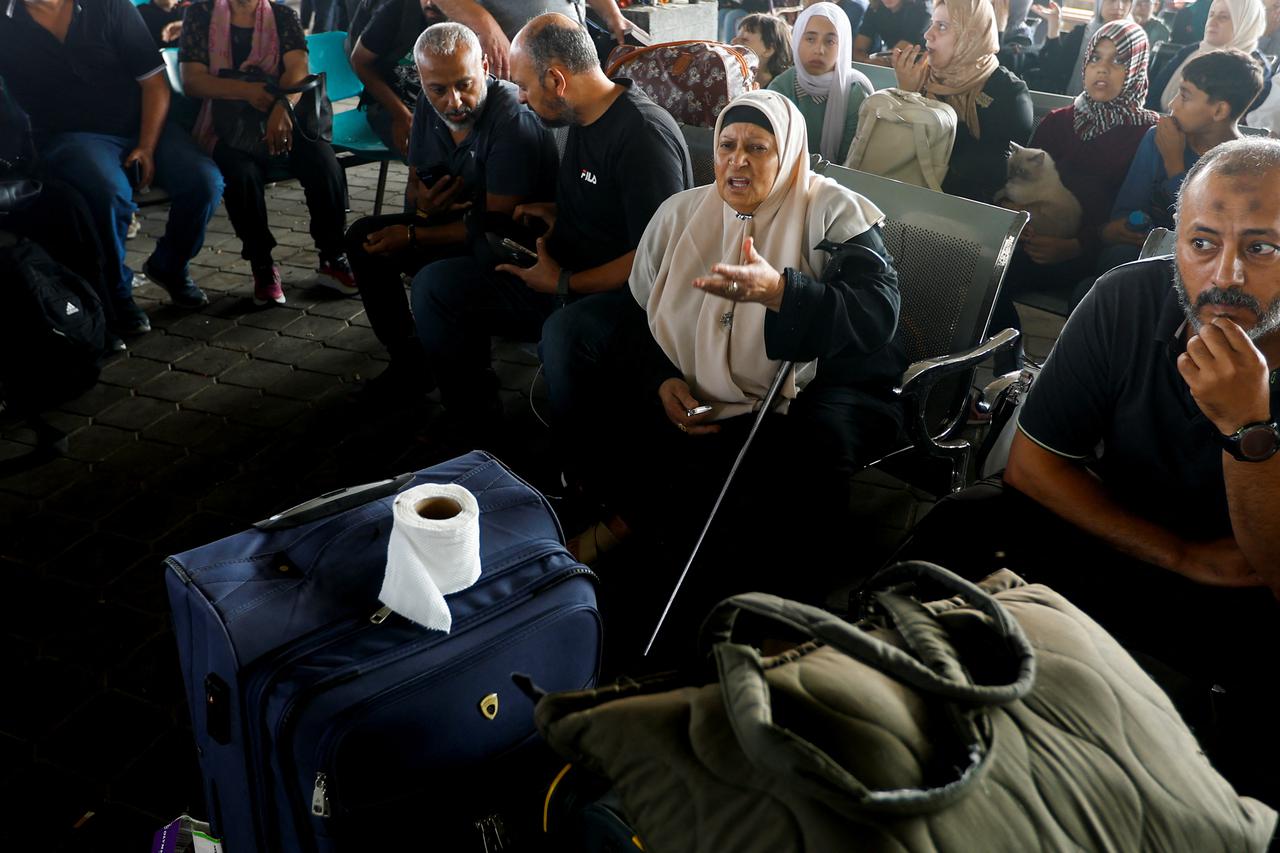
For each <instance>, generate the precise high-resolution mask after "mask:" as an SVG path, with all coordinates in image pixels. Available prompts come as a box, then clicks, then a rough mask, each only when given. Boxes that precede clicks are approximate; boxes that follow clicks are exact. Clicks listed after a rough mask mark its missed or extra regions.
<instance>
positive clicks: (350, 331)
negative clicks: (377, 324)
mask: <svg viewBox="0 0 1280 853" xmlns="http://www.w3.org/2000/svg"><path fill="white" fill-rule="evenodd" d="M324 345H325V346H327V347H333V348H334V349H345V350H351V351H352V352H362V353H372V352H378V351H379V350H381V349H383V346H382V342H381V341H379V340H378V338H377V336H375V335H374V334H373V330H372V329H367V328H365V327H363V326H348V327H347V328H345V329H343V330H342V331H341V332H338V333H337V334H336V335H332V336H331V337H329V338H328V339H327V340H326V341H325V342H324Z"/></svg>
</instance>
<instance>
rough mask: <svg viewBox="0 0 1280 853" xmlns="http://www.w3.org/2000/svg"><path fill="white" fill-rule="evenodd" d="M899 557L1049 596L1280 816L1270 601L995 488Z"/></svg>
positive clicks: (945, 509)
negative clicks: (1098, 629)
mask: <svg viewBox="0 0 1280 853" xmlns="http://www.w3.org/2000/svg"><path fill="white" fill-rule="evenodd" d="M897 557H898V558H901V559H923V560H929V561H930V562H934V563H938V564H940V565H942V566H945V567H946V568H949V569H951V570H952V571H955V572H957V573H959V574H962V575H964V576H966V577H969V578H971V579H974V580H977V579H980V578H982V577H984V576H985V575H987V574H989V573H990V572H992V571H995V570H996V569H999V568H1009V569H1012V570H1013V571H1015V572H1017V573H1018V574H1019V575H1021V576H1022V577H1023V578H1024V579H1026V580H1028V581H1031V582H1039V583H1044V584H1046V585H1048V586H1050V587H1052V588H1053V589H1054V590H1055V591H1057V592H1059V593H1061V594H1062V595H1064V596H1065V597H1066V598H1067V599H1069V600H1070V601H1071V602H1072V603H1073V604H1075V605H1076V606H1077V607H1079V608H1081V609H1082V610H1084V611H1085V612H1086V613H1088V614H1089V615H1090V616H1091V617H1092V618H1093V619H1095V620H1096V621H1097V622H1098V623H1099V624H1101V625H1102V626H1103V627H1104V628H1106V629H1107V630H1108V631H1110V632H1111V634H1112V635H1113V636H1114V637H1115V638H1116V639H1117V640H1119V641H1120V642H1121V644H1122V645H1124V647H1125V648H1126V649H1128V650H1129V651H1130V652H1133V653H1134V654H1135V657H1137V658H1138V660H1139V662H1140V663H1142V664H1143V666H1144V667H1145V668H1146V669H1147V670H1148V672H1150V673H1151V675H1152V676H1153V677H1154V678H1155V679H1156V681H1157V682H1158V683H1160V685H1161V686H1162V687H1163V688H1165V690H1166V691H1167V692H1168V693H1169V695H1170V698H1172V699H1173V700H1174V704H1175V705H1177V706H1178V709H1179V711H1181V712H1182V714H1183V716H1184V718H1186V720H1187V722H1188V723H1189V724H1190V725H1191V726H1192V728H1193V729H1194V730H1195V731H1196V734H1197V736H1198V737H1200V739H1201V742H1202V744H1203V745H1204V746H1205V748H1206V751H1207V752H1208V754H1209V756H1210V758H1211V759H1212V761H1213V763H1214V766H1215V767H1217V768H1218V770H1219V771H1220V772H1222V773H1223V775H1224V776H1226V777H1227V778H1228V779H1229V780H1231V782H1232V784H1234V785H1235V786H1236V788H1237V790H1239V791H1240V792H1241V793H1243V794H1248V795H1250V796H1255V797H1258V798H1259V799H1262V800H1264V801H1265V802H1267V803H1269V804H1270V805H1272V806H1280V731H1278V730H1277V727H1276V725H1275V715H1276V700H1277V699H1280V689H1277V684H1278V682H1280V663H1278V662H1277V658H1276V650H1278V649H1280V604H1277V602H1276V600H1275V599H1274V598H1273V597H1272V595H1271V593H1270V592H1269V591H1267V590H1265V589H1261V588H1255V589H1226V588H1218V587H1210V586H1204V585H1202V584H1197V583H1194V582H1192V581H1190V580H1187V579H1186V578H1183V577H1181V576H1180V575H1177V574H1174V573H1173V572H1170V571H1167V570H1165V569H1161V568H1159V567H1157V566H1152V565H1150V564H1147V563H1143V562H1140V561H1138V560H1135V559H1133V558H1131V557H1127V556H1125V555H1123V554H1120V553H1118V552H1116V551H1114V550H1112V549H1111V548H1110V547H1109V546H1108V545H1106V544H1105V543H1103V542H1101V541H1100V540H1098V539H1095V538H1093V537H1091V536H1088V535H1086V534H1084V533H1083V532H1082V531H1080V530H1079V529H1077V528H1075V527H1073V526H1072V525H1070V524H1068V523H1067V522H1065V521H1063V520H1062V519H1060V518H1058V517H1057V516H1056V515H1054V514H1053V513H1051V512H1049V511H1048V510H1047V509H1045V508H1044V507H1042V506H1040V505H1039V504H1037V503H1036V502H1035V501H1032V500H1031V499H1030V498H1028V497H1026V496H1025V495H1023V494H1021V493H1020V492H1018V491H1016V490H1014V489H1012V488H1010V487H1008V486H1005V485H1004V484H1003V483H1002V482H1000V481H999V480H998V479H996V480H989V481H985V482H983V483H980V484H978V485H976V486H973V487H972V488H970V489H966V490H964V491H963V492H960V493H958V494H956V495H953V496H950V497H948V498H947V499H945V500H943V501H941V502H939V503H938V504H937V506H935V507H934V508H933V510H931V511H930V512H929V514H928V515H926V516H925V518H924V520H923V521H922V522H921V523H920V524H919V526H918V527H917V528H916V530H915V531H914V532H913V533H912V536H911V539H910V540H909V541H908V542H907V543H906V544H905V545H904V546H903V547H902V549H901V550H900V551H899V553H898V555H897ZM1214 685H1217V686H1218V687H1219V688H1221V690H1211V688H1212V687H1213V686H1214Z"/></svg>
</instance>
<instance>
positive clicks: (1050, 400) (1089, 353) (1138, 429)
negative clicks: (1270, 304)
mask: <svg viewBox="0 0 1280 853" xmlns="http://www.w3.org/2000/svg"><path fill="white" fill-rule="evenodd" d="M1186 339H1187V326H1186V317H1185V315H1184V314H1183V311H1182V308H1181V306H1179V304H1178V297H1177V294H1176V292H1175V291H1174V289H1173V260H1172V259H1171V258H1153V259H1151V260H1147V261H1139V262H1137V263H1133V264H1126V265H1125V266H1122V267H1118V268H1117V269H1115V270H1112V271H1111V272H1109V273H1107V274H1106V275H1105V276H1103V277H1102V278H1100V279H1098V283H1097V284H1096V285H1094V287H1093V289H1092V290H1091V291H1089V294H1088V295H1087V296H1086V297H1085V298H1084V301H1082V302H1081V303H1080V305H1079V307H1077V308H1076V310H1075V312H1074V313H1073V314H1072V315H1071V319H1069V320H1068V321H1067V325H1066V326H1065V327H1064V328H1063V330H1062V334H1061V336H1060V337H1059V338H1058V343H1057V344H1056V345H1055V346H1054V348H1053V353H1052V354H1051V355H1050V356H1049V361H1048V363H1046V364H1045V367H1044V372H1042V373H1041V374H1040V378H1039V379H1038V380H1036V383H1035V385H1034V386H1032V390H1031V394H1030V396H1029V397H1028V398H1027V402H1026V404H1025V405H1024V406H1023V407H1022V412H1021V414H1020V416H1019V428H1020V429H1021V430H1022V432H1023V433H1024V434H1025V435H1026V436H1027V437H1028V438H1030V439H1031V440H1032V441H1034V442H1035V443H1036V444H1039V445H1040V446H1041V447H1043V448H1045V449H1046V450H1049V451H1052V452H1053V453H1056V454H1058V455H1059V456H1064V457H1067V458H1068V459H1076V460H1079V461H1081V462H1082V463H1084V464H1085V465H1087V466H1088V467H1089V468H1090V469H1092V470H1093V471H1094V472H1095V473H1097V475H1098V476H1099V477H1100V478H1101V479H1102V481H1103V482H1104V483H1105V484H1106V486H1107V490H1108V491H1109V492H1111V493H1112V495H1113V496H1115V497H1116V499H1117V500H1119V501H1120V502H1121V503H1122V504H1123V505H1124V506H1125V507H1127V508H1128V509H1129V510H1130V511H1132V512H1134V513H1135V514H1137V515H1140V516H1142V517H1144V518H1147V519H1150V520H1151V521H1154V522H1156V523H1158V524H1161V525H1164V526H1165V527H1168V528H1170V529H1172V530H1176V531H1177V532H1178V533H1179V534H1180V535H1182V536H1185V537H1187V538H1190V539H1213V538H1219V537H1223V536H1228V535H1230V534H1231V519H1230V515H1229V513H1228V509H1227V493H1226V485H1225V482H1224V480H1223V476H1222V448H1221V445H1220V444H1218V441H1217V439H1216V438H1215V434H1216V433H1217V428H1216V427H1215V426H1214V425H1213V423H1212V422H1211V421H1210V420H1209V419H1208V418H1206V417H1205V416H1204V413H1202V412H1201V411H1200V409H1199V407H1198V406H1197V405H1196V403H1195V400H1193V399H1192V397H1191V392H1190V391H1189V390H1188V389H1187V383H1186V382H1184V381H1183V379H1182V376H1181V375H1180V374H1179V373H1178V366H1177V359H1178V356H1179V355H1181V354H1182V353H1183V352H1184V351H1185V349H1186ZM1276 381H1277V374H1276V373H1275V372H1273V373H1272V374H1271V387H1272V393H1271V415H1272V417H1280V394H1277V393H1276V390H1275V389H1276Z"/></svg>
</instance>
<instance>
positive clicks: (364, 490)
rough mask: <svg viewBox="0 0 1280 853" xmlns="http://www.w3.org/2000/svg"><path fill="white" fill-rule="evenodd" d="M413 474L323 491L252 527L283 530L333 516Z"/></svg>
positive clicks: (395, 489) (384, 493)
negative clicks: (321, 493)
mask: <svg viewBox="0 0 1280 853" xmlns="http://www.w3.org/2000/svg"><path fill="white" fill-rule="evenodd" d="M413 477H414V475H413V474H401V475H400V476H398V477H393V478H392V479H389V480H378V481H376V482H373V483H364V484H363V485H359V486H349V487H348V488H345V489H335V490H334V491H332V492H325V493H324V494H323V495H320V496H319V497H314V498H312V499H311V500H309V501H305V502H303V503H300V504H298V505H297V506H292V507H289V508H288V509H286V510H284V511H282V512H277V513H276V514H275V515H273V516H271V517H270V518H264V519H263V520H262V521H255V522H254V523H253V526H254V527H255V528H257V529H258V530H285V529H287V528H290V527H297V526H299V525H302V524H307V523H308V522H311V521H316V520H318V519H321V518H325V517H327V516H330V515H337V514H338V513H340V512H346V511H347V510H349V509H354V508H355V507H358V506H363V505H364V504H367V503H369V501H374V500H377V499H378V498H385V497H386V496H387V495H393V494H395V493H396V492H398V491H400V490H401V489H403V488H404V487H405V486H407V485H409V483H411V482H413Z"/></svg>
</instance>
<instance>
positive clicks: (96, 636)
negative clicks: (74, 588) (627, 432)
mask: <svg viewBox="0 0 1280 853" xmlns="http://www.w3.org/2000/svg"><path fill="white" fill-rule="evenodd" d="M94 593H95V597H94V598H93V599H92V600H88V601H86V602H84V603H79V604H75V605H72V606H68V607H67V608H65V609H64V608H63V606H62V602H60V601H59V602H58V604H59V606H58V608H57V616H58V619H59V620H60V621H65V623H66V624H57V625H54V624H49V623H48V621H47V620H48V614H46V622H45V623H44V624H42V625H40V626H39V627H38V638H39V639H40V653H41V654H42V655H44V656H46V657H50V658H55V659H57V660H66V661H74V662H75V663H76V664H77V665H79V666H83V667H85V668H86V669H88V670H89V671H90V672H104V671H105V670H106V668H107V667H108V666H110V665H111V664H112V663H115V662H116V661H119V660H123V659H124V658H126V657H128V656H129V655H131V654H133V653H134V652H135V651H137V650H138V649H139V648H141V647H142V644H143V643H145V642H146V641H147V640H148V639H149V638H150V637H153V636H155V635H156V633H158V632H159V631H160V630H161V629H162V627H163V626H164V622H163V621H162V620H160V619H156V618H154V617H151V616H148V615H146V614H143V613H138V612H137V611H134V610H128V609H126V608H123V607H119V606H117V605H114V604H108V603H106V602H105V601H100V600H98V598H97V597H96V596H97V594H98V590H94ZM102 731H110V729H102Z"/></svg>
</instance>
